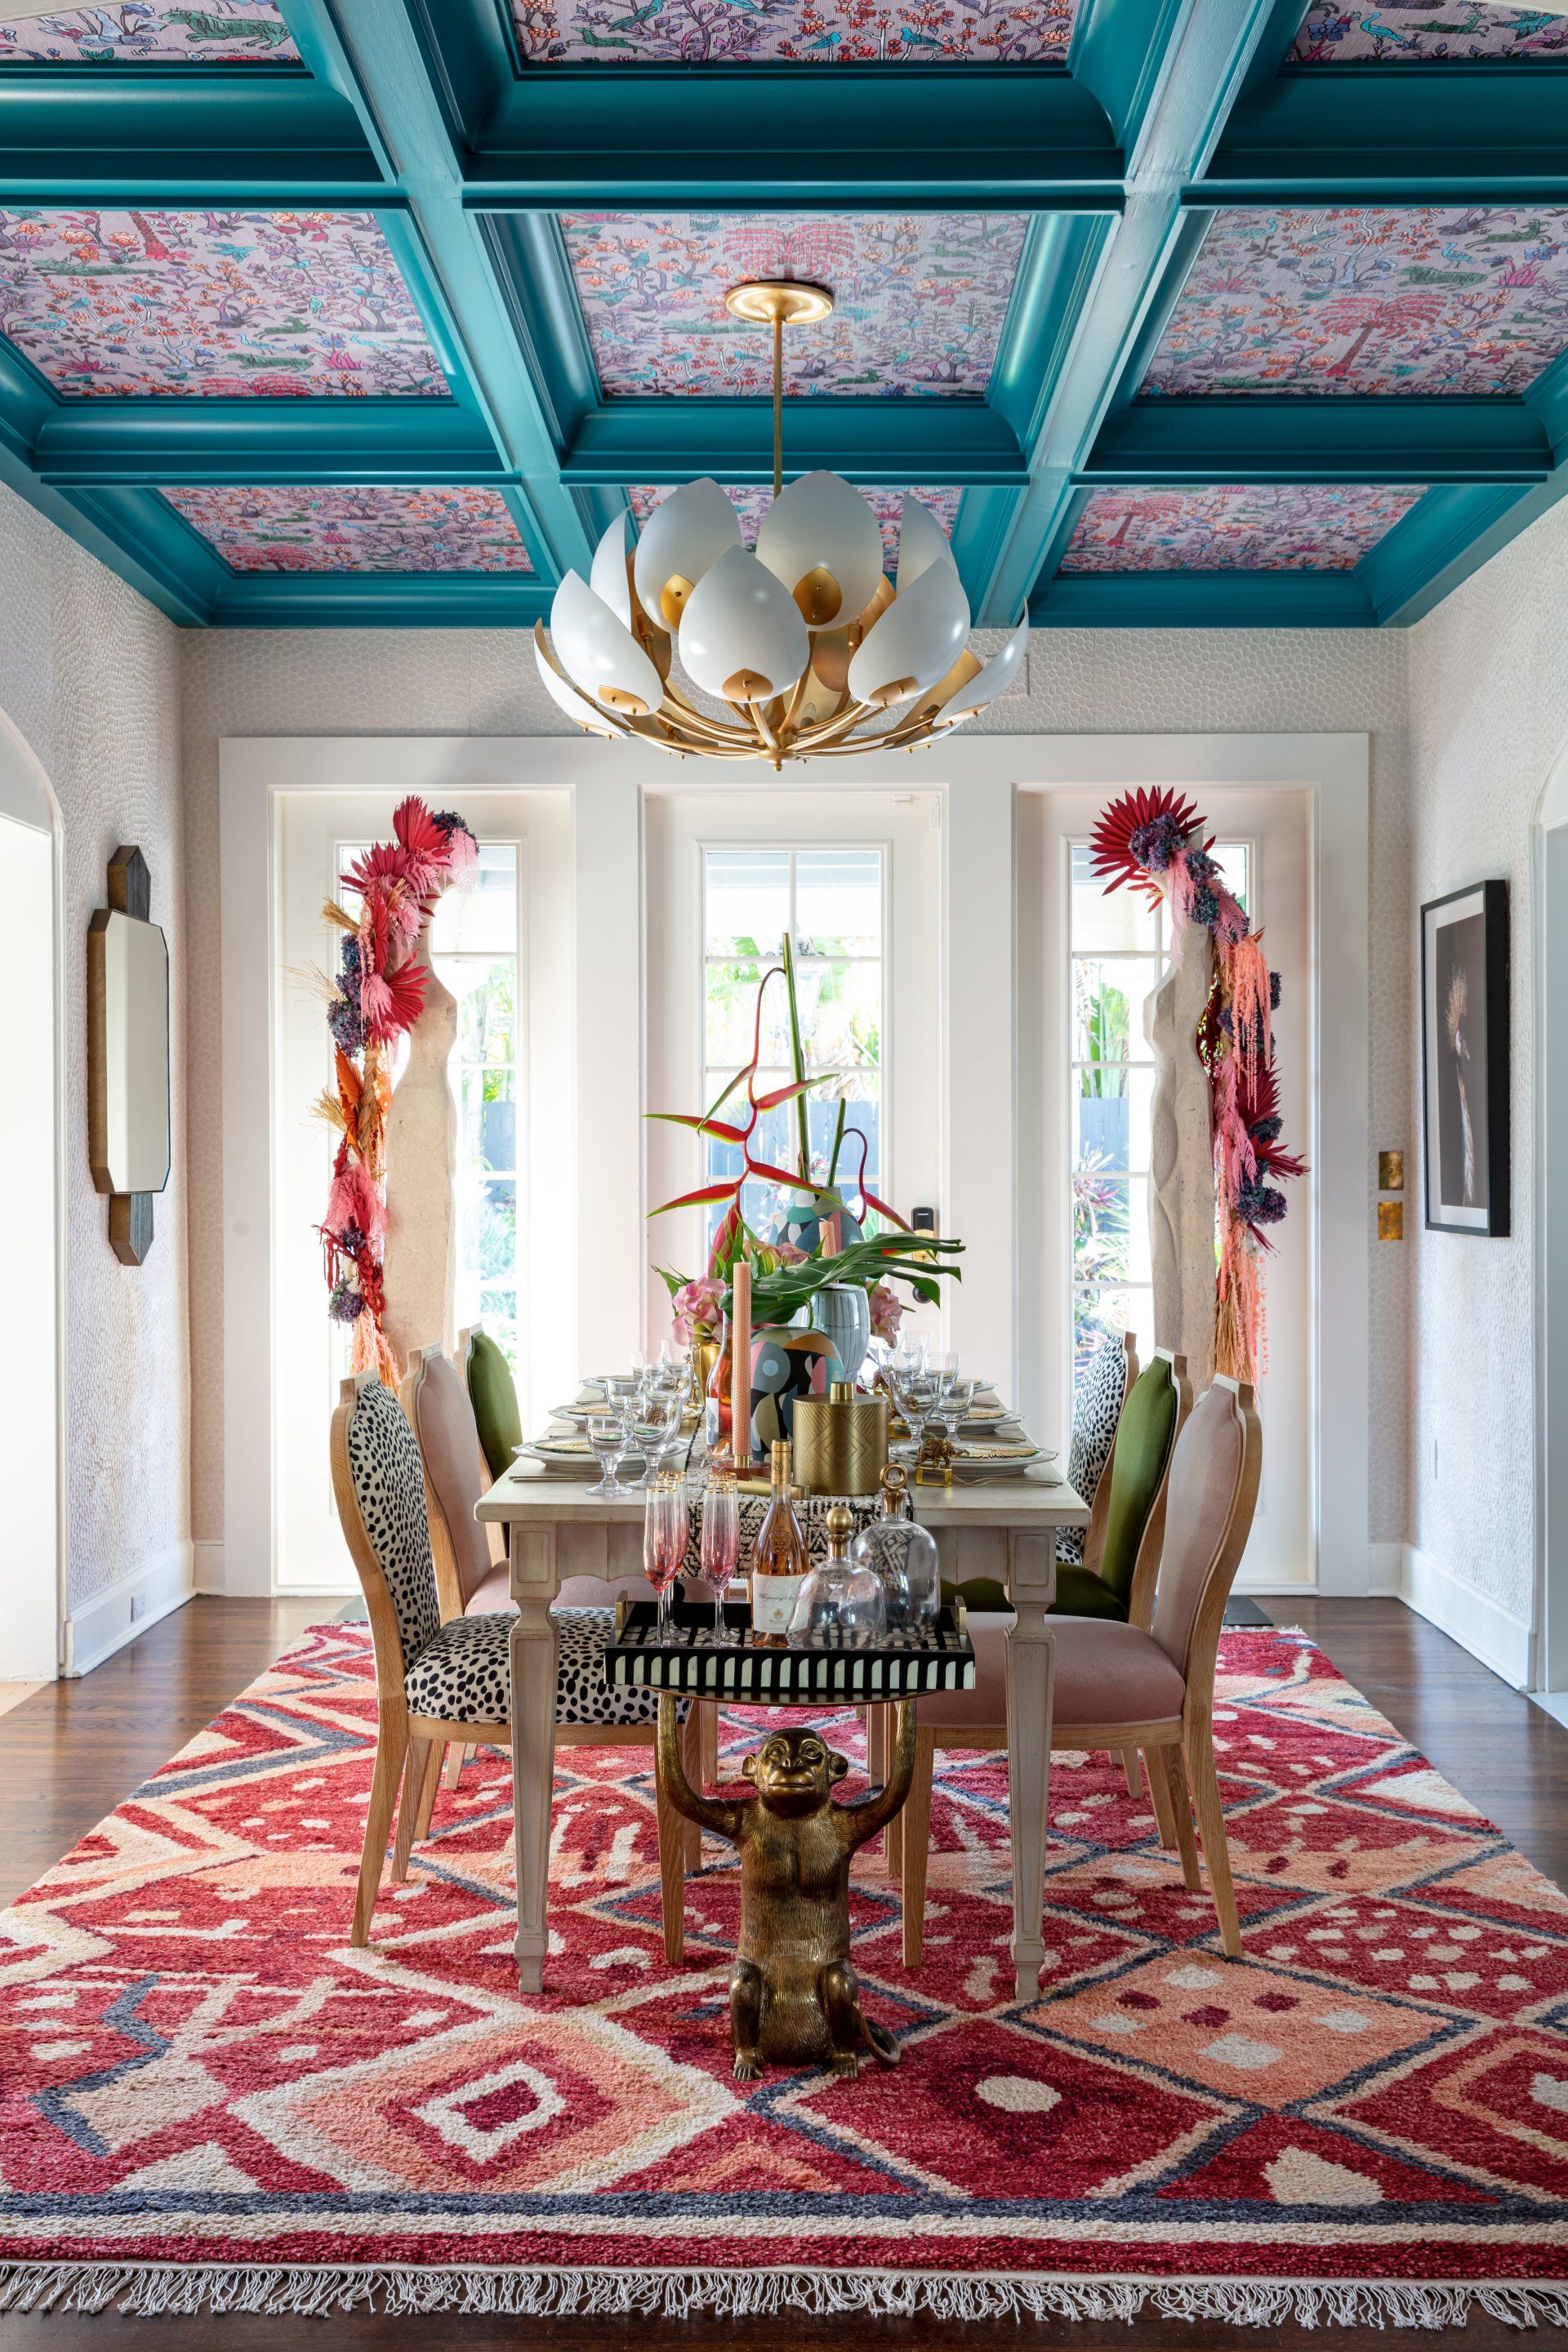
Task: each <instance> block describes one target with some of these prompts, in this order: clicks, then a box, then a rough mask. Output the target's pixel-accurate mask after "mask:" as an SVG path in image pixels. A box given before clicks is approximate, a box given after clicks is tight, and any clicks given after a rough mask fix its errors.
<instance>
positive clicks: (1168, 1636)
mask: <svg viewBox="0 0 1568 2352" xmlns="http://www.w3.org/2000/svg"><path fill="white" fill-rule="evenodd" d="M1172 1361H1173V1360H1172ZM1149 1369H1150V1370H1153V1366H1152V1365H1151V1366H1150V1368H1149ZM1145 1377H1146V1375H1145ZM1261 1460H1262V1436H1261V1433H1260V1429H1259V1425H1258V1413H1257V1411H1256V1408H1255V1404H1254V1399H1253V1391H1252V1390H1251V1388H1250V1387H1249V1386H1247V1384H1245V1383H1243V1382H1238V1381H1233V1380H1230V1379H1226V1378H1224V1377H1221V1378H1219V1379H1217V1380H1216V1381H1215V1383H1214V1386H1213V1387H1212V1388H1211V1389H1209V1390H1208V1391H1207V1392H1206V1393H1205V1396H1204V1397H1203V1398H1202V1400H1201V1401H1200V1402H1199V1403H1198V1404H1197V1405H1195V1406H1194V1408H1193V1409H1192V1411H1191V1412H1189V1413H1188V1414H1187V1415H1186V1416H1185V1418H1184V1421H1183V1423H1182V1426H1181V1429H1180V1433H1179V1434H1178V1435H1177V1436H1176V1439H1175V1442H1174V1444H1173V1450H1172V1453H1171V1458H1170V1465H1169V1468H1168V1471H1167V1472H1166V1474H1165V1480H1164V1491H1163V1539H1162V1541H1161V1544H1160V1548H1159V1559H1158V1566H1157V1570H1156V1575H1155V1582H1154V1590H1153V1596H1152V1610H1151V1612H1150V1616H1149V1622H1148V1623H1146V1624H1137V1623H1134V1622H1130V1621H1125V1620H1121V1619H1118V1618H1112V1617H1058V1618H1053V1619H1052V1621H1051V1642H1052V1651H1053V1697H1052V1713H1051V1747H1052V1748H1053V1750H1054V1749H1058V1748H1062V1749H1071V1750H1077V1751H1079V1752H1080V1753H1082V1752H1087V1751H1089V1750H1091V1749H1094V1748H1106V1749H1109V1750H1111V1751H1113V1752H1115V1753H1118V1754H1120V1755H1121V1756H1122V1757H1123V1758H1125V1757H1126V1755H1127V1754H1128V1752H1129V1751H1130V1750H1141V1751H1142V1755H1143V1757H1144V1759H1145V1761H1146V1763H1147V1765H1148V1768H1149V1781H1150V1788H1151V1790H1161V1791H1162V1794H1163V1800H1164V1803H1163V1808H1162V1809H1161V1810H1162V1811H1163V1812H1164V1813H1166V1814H1168V1818H1169V1822H1170V1832H1169V1835H1168V1836H1167V1835H1166V1829H1165V1822H1164V1820H1162V1821H1161V1834H1162V1837H1163V1839H1164V1842H1165V1843H1169V1844H1171V1845H1173V1847H1174V1848H1175V1850H1176V1852H1177V1853H1179V1854H1180V1856H1181V1861H1182V1875H1183V1878H1184V1882H1185V1884H1186V1885H1187V1887H1188V1889H1189V1890H1190V1891H1191V1892H1192V1893H1194V1894H1196V1893H1197V1892H1198V1890H1199V1888H1200V1886H1201V1885H1202V1881H1201V1879H1200V1877H1199V1874H1198V1861H1197V1849H1196V1846H1195V1844H1194V1839H1193V1819H1192V1816H1193V1809H1194V1804H1195V1806H1196V1810H1197V1816H1198V1825H1199V1828H1200V1830H1201V1832H1202V1836H1203V1850H1204V1859H1205V1862H1206V1863H1207V1864H1208V1873H1209V1888H1210V1892H1211V1894H1212V1895H1213V1899H1214V1906H1215V1915H1216V1916H1217V1917H1218V1920H1219V1926H1220V1940H1221V1944H1222V1946H1223V1948H1224V1949H1225V1951H1226V1955H1227V1956H1228V1957H1229V1958H1233V1959H1234V1958H1237V1956H1238V1955H1239V1953H1240V1950H1241V1935H1240V1929H1239V1927H1238V1924H1237V1911H1236V1895H1235V1892H1234V1889H1233V1887H1232V1885H1231V1877H1230V1858H1229V1853H1228V1850H1227V1848H1226V1840H1225V1815H1224V1812H1223V1811H1222V1809H1221V1805H1220V1796H1219V1782H1218V1780H1217V1778H1216V1776H1215V1761H1214V1731H1213V1722H1214V1679H1215V1656H1216V1654H1217V1651H1218V1647H1219V1634H1220V1626H1221V1623H1222V1622H1223V1620H1224V1617H1225V1605H1226V1601H1227V1599H1228V1598H1229V1595H1230V1588H1231V1584H1232V1582H1233V1580H1234V1579H1235V1576H1236V1571H1237V1566H1238V1564H1239V1562H1240V1559H1241V1555H1242V1553H1243V1551H1244V1550H1245V1549H1246V1547H1247V1535H1248V1533H1249V1532H1250V1529H1251V1527H1252V1515H1253V1511H1254V1508H1255V1507H1256V1505H1257V1501H1258V1471H1259V1466H1260V1464H1261ZM969 1629H970V1633H971V1636H972V1638H973V1641H974V1650H975V1687H974V1689H973V1691H942V1692H938V1693H935V1694H933V1695H932V1696H931V1697H930V1698H922V1699H921V1703H920V1723H919V1728H918V1732H917V1736H916V1744H915V1777H914V1785H913V1787H912V1788H911V1790H910V1796H909V1800H908V1802H907V1803H906V1805H905V1808H904V1824H905V1827H904V1835H903V1840H902V1852H901V1857H900V1859H901V1872H900V1876H901V1881H902V1889H903V1910H904V1964H905V1966H906V1967H907V1968H914V1967H917V1966H918V1965H919V1962H920V1958H921V1948H922V1944H923V1939H924V1912H925V1882H926V1859H927V1849H928V1847H929V1844H930V1839H931V1777H932V1773H933V1770H934V1766H935V1751H936V1749H937V1748H1003V1749H1005V1747H1006V1745H1007V1732H1006V1621H1005V1619H999V1618H995V1617H993V1618H991V1619H990V1620H989V1621H988V1622H987V1621H985V1620H976V1619H975V1618H973V1617H972V1618H971V1619H970V1621H969Z"/></svg>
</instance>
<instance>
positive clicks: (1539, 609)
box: [1399, 507, 1568, 1622]
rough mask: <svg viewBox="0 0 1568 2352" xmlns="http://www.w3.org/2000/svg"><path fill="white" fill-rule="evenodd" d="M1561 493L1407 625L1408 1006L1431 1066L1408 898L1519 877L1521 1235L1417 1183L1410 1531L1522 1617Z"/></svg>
mask: <svg viewBox="0 0 1568 2352" xmlns="http://www.w3.org/2000/svg"><path fill="white" fill-rule="evenodd" d="M1565 585H1568V509H1563V508H1562V507H1559V508H1558V509H1556V510H1555V511H1554V512H1553V513H1552V514H1548V515H1545V516H1543V517H1542V520H1540V521H1539V522H1538V523H1536V524H1535V525H1534V526H1533V527H1532V528H1531V530H1528V531H1526V532H1525V533H1524V534H1523V536H1522V537H1521V538H1520V539H1518V540H1516V541H1514V543H1513V545H1512V546H1511V547H1509V548H1506V549H1505V550H1504V551H1503V552H1502V553H1501V554H1500V555H1499V556H1497V557H1495V558H1494V560H1493V561H1492V562H1490V563H1489V564H1488V565H1487V566H1486V568H1485V569H1484V571H1481V572H1477V573H1476V574H1475V576H1474V578H1473V579H1471V580H1469V581H1468V582H1467V583H1465V585H1464V586H1463V587H1462V588H1460V589H1458V591H1457V592H1456V593H1455V594H1454V595H1452V596H1450V597H1448V598H1447V601H1446V602H1445V603H1444V604H1441V605H1440V606H1439V607H1438V609H1437V610H1436V612H1435V613H1434V614H1432V615H1431V617H1430V618H1429V619H1428V620H1426V621H1424V622H1422V623H1421V625H1420V626H1419V627H1418V628H1416V629H1415V630H1413V631H1412V632H1411V633H1410V709H1411V720H1412V727H1411V753H1412V756H1411V791H1410V867H1411V892H1410V914H1409V919H1408V921H1407V924H1406V927H1405V935H1404V937H1405V969H1404V973H1403V996H1402V1001H1401V1003H1400V1007H1399V1011H1400V1016H1401V1019H1402V1021H1403V1023H1404V1025H1405V1031H1406V1034H1408V1035H1409V1036H1410V1038H1411V1040H1412V1060H1411V1070H1410V1082H1411V1090H1412V1091H1411V1107H1410V1111H1409V1126H1410V1130H1411V1141H1412V1142H1413V1143H1414V1142H1415V1139H1416V1134H1417V1130H1418V1127H1419V1116H1420V1115H1419V1107H1418V1104H1417V1101H1416V1089H1417V1088H1418V1086H1419V1078H1420V1049H1419V1043H1418V1038H1419V1031H1418V1028H1417V1026H1416V1024H1417V1016H1418V1010H1419V1003H1418V1000H1419V992H1420V967H1419V963H1418V961H1417V953H1418V950H1417V946H1416V939H1415V919H1416V918H1415V909H1416V908H1418V907H1419V906H1420V905H1421V904H1422V903H1423V901H1425V900H1426V899H1428V898H1441V897H1442V896H1443V895H1444V893H1445V892H1446V891H1448V890H1457V889H1458V888H1460V887H1462V886H1463V885H1464V884H1467V883H1470V882H1479V881H1480V880H1482V879H1484V878H1485V877H1489V876H1500V877H1502V878H1503V879H1505V880H1506V881H1507V883H1508V885H1509V901H1510V916H1511V927H1510V928H1511V935H1512V943H1513V970H1512V982H1513V984H1512V992H1511V1000H1510V1013H1511V1020H1512V1031H1513V1040H1512V1042H1513V1054H1512V1087H1511V1103H1512V1127H1513V1211H1512V1226H1513V1233H1512V1237H1511V1238H1510V1239H1509V1240H1507V1241H1489V1240H1483V1239H1472V1238H1471V1237H1470V1236H1468V1234H1463V1235H1462V1234H1428V1233H1427V1232H1426V1231H1425V1229H1424V1227H1423V1225H1422V1223H1421V1217H1422V1211H1421V1205H1420V1195H1419V1193H1417V1194H1415V1196H1414V1198H1413V1200H1412V1202H1411V1205H1410V1206H1409V1207H1408V1208H1407V1209H1406V1211H1405V1216H1406V1224H1407V1230H1409V1228H1410V1226H1411V1225H1412V1224H1413V1225H1414V1231H1413V1232H1412V1233H1411V1237H1410V1240H1409V1241H1408V1243H1407V1244H1406V1246H1405V1251H1404V1252H1403V1253H1402V1255H1404V1256H1405V1260H1406V1262H1407V1266H1408V1271H1409V1276H1410V1282H1411V1316H1410V1347H1411V1355H1412V1360H1413V1362H1415V1364H1417V1365H1418V1366H1419V1377H1418V1379H1417V1380H1416V1381H1415V1401H1414V1429H1413V1444H1412V1457H1413V1465H1414V1466H1413V1475H1412V1487H1411V1507H1410V1528H1409V1535H1410V1538H1411V1540H1412V1541H1413V1542H1415V1544H1416V1545H1418V1546H1419V1548H1420V1549H1421V1550H1422V1551H1424V1552H1427V1553H1429V1554H1430V1555H1431V1556H1432V1558H1433V1559H1435V1560H1436V1561H1437V1562H1438V1564H1439V1565H1440V1566H1441V1567H1443V1568H1446V1569H1447V1570H1449V1572H1450V1573H1451V1574H1453V1575H1455V1576H1458V1577H1459V1578H1460V1579H1462V1580H1464V1581H1465V1582H1467V1583H1469V1584H1473V1585H1475V1586H1476V1587H1477V1588H1478V1589H1479V1591H1481V1592H1483V1593H1485V1594H1486V1596H1487V1597H1488V1599H1489V1600H1491V1601H1496V1602H1497V1603H1498V1604H1499V1606H1500V1607H1501V1608H1503V1609H1506V1610H1507V1611H1508V1612H1510V1615H1512V1616H1514V1617H1516V1618H1519V1619H1520V1620H1521V1622H1522V1621H1527V1620H1528V1619H1529V1617H1530V1613H1531V1581H1532V1578H1533V1572H1534V1558H1533V1553H1534V1517H1533V1484H1532V1472H1533V1458H1534V1417H1535V1408H1534V1391H1533V1379H1534V1370H1533V1358H1532V1350H1531V1325H1532V1318H1533V1310H1534V1262H1533V1250H1534V1236H1533V1234H1532V1231H1531V1225H1532V1220H1533V1217H1534V1213H1535V1204H1534V1198H1533V1181H1532V1180H1533V1171H1532V1168H1531V1155H1532V1153H1533V1150H1534V1143H1535V1136H1534V1122H1533V1118H1532V1108H1533V1106H1532V1103H1531V1057H1532V1055H1533V1051H1534V1034H1533V1030H1534V1022H1533V1010H1534V1007H1533V991H1534V972H1533V960H1532V957H1531V828H1532V825H1533V823H1534V815H1535V807H1536V803H1537V801H1538V799H1539V797H1540V794H1541V790H1542V785H1543V784H1544V782H1545V781H1546V777H1547V773H1548V771H1549V770H1550V768H1551V767H1552V762H1553V761H1554V759H1555V758H1556V757H1557V756H1558V755H1559V754H1560V753H1561V752H1562V751H1563V747H1564V743H1565V742H1568V594H1565V593H1564V589H1565Z"/></svg>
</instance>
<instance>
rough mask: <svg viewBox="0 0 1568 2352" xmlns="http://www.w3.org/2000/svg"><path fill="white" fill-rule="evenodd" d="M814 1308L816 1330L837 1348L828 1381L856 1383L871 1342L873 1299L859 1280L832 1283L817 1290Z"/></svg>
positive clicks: (812, 1322)
mask: <svg viewBox="0 0 1568 2352" xmlns="http://www.w3.org/2000/svg"><path fill="white" fill-rule="evenodd" d="M810 1311H811V1324H812V1328H813V1330H815V1331H820V1332H821V1333H822V1334H823V1336H824V1338H825V1339H827V1340H828V1341H829V1342H830V1344H831V1346H832V1349H833V1358H834V1368H833V1369H830V1370H829V1371H828V1375H827V1377H828V1380H829V1381H849V1382H850V1383H851V1384H853V1383H854V1382H855V1381H858V1379H859V1377H860V1367H861V1365H862V1364H863V1363H864V1362H865V1360H866V1350H867V1349H868V1347H869V1346H870V1344H871V1302H870V1300H869V1298H868V1297H867V1295H866V1293H865V1291H864V1290H862V1288H861V1287H860V1286H859V1284H858V1282H829V1283H826V1284H825V1285H824V1286H823V1287H822V1289H820V1290H818V1291H816V1292H814V1294H813V1296H812V1299H811V1308H810Z"/></svg>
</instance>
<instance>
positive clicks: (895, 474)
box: [561, 396, 1029, 488]
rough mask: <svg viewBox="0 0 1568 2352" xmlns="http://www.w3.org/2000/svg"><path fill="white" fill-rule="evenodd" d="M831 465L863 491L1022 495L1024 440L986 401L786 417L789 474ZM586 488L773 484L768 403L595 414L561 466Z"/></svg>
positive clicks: (858, 404) (841, 404)
mask: <svg viewBox="0 0 1568 2352" xmlns="http://www.w3.org/2000/svg"><path fill="white" fill-rule="evenodd" d="M819 466H825V467H830V468H832V469H833V470H835V471H837V472H839V473H842V474H845V475H847V476H848V477H850V478H853V479H854V480H856V481H864V482H891V483H895V484H897V485H899V486H900V487H901V486H902V485H903V484H905V483H909V482H933V483H934V482H979V483H992V484H1011V485H1014V486H1016V487H1018V488H1022V487H1023V486H1024V485H1025V484H1026V482H1027V480H1028V478H1029V476H1028V468H1027V466H1026V462H1025V457H1024V452H1023V450H1022V448H1021V447H1020V446H1019V442H1018V436H1017V435H1016V432H1015V431H1014V430H1013V428H1012V426H1011V425H1009V424H1008V423H1007V421H1006V419H1005V417H1004V416H1003V415H1000V413H999V412H998V411H997V410H996V409H994V408H992V407H990V406H988V405H987V404H986V403H985V402H984V401H978V400H976V401H964V402H958V401H944V400H904V401H899V402H896V403H895V402H890V401H885V400H849V399H841V400H839V399H832V398H828V397H826V396H825V397H822V398H820V399H819V398H813V397H807V398H803V399H798V400H792V401H789V402H787V403H786V404H785V407H784V467H785V471H786V472H787V473H790V474H792V475H793V474H807V473H810V472H812V471H813V470H814V468H816V467H819ZM561 471H562V476H563V479H564V480H566V481H568V482H572V483H577V484H584V485H587V484H591V483H614V482H683V481H689V479H690V478H691V477H692V476H693V474H710V475H712V476H713V478H715V479H716V480H722V481H726V482H771V481H772V479H773V411H772V409H771V407H770V406H769V404H768V403H767V402H766V401H765V400H616V401H605V402H604V403H602V404H600V405H598V406H597V407H595V408H593V409H590V410H589V411H588V412H587V414H586V415H584V417H583V418H582V420H581V422H580V423H579V425H578V426H577V428H576V431H575V432H574V436H573V437H572V440H571V443H570V445H569V446H568V447H567V449H566V452H565V454H564V456H563V459H562V465H561Z"/></svg>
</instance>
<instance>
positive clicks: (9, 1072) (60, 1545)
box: [0, 713, 66, 1683]
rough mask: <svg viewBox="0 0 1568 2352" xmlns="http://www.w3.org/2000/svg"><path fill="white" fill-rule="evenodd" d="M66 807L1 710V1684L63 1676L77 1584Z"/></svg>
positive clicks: (46, 1679) (45, 1680) (50, 1679)
mask: <svg viewBox="0 0 1568 2352" xmlns="http://www.w3.org/2000/svg"><path fill="white" fill-rule="evenodd" d="M61 856H62V844H61V838H60V813H59V804H58V802H57V800H56V799H55V796H54V793H53V792H52V791H51V789H50V787H49V782H48V779H47V776H46V775H45V773H44V772H43V769H42V768H41V767H40V766H39V764H38V761H37V759H36V757H35V756H34V754H33V752H32V751H31V749H30V748H29V746H28V745H27V743H26V740H24V738H23V737H22V736H21V734H20V733H19V732H18V731H17V730H16V728H15V727H14V726H13V725H12V723H11V721H10V720H9V719H7V718H5V715H4V713H0V873H3V874H4V875H5V931H6V939H5V964H6V971H5V998H6V1004H5V1020H4V1021H3V1022H0V1106H3V1107H4V1108H3V1114H0V1225H3V1230H4V1234H5V1244H4V1247H0V1332H4V1334H5V1345H4V1349H0V1428H3V1429H4V1431H5V1460H6V1465H7V1466H6V1474H5V1520H6V1527H5V1544H4V1546H3V1547H0V1560H3V1562H4V1566H3V1567H0V1682H6V1683H19V1682H20V1683H32V1682H52V1681H53V1680H54V1678H55V1676H56V1675H57V1674H58V1671H59V1641H60V1626H61V1623H62V1621H63V1592H64V1585H65V1547H66V1513H65V1484H64V1467H65V1464H64V1446H63V1442H62V1438H63V1430H64V1412H63V1409H62V1408H63V1400H64V1378H65V1364H64V1351H63V1344H62V1323H63V1307H64V1299H65V1201H64V1150H63V1140H62V1116H61V1114H62V1105H63V1067H64V1055H63V1028H62V1004H63V993H64V992H63V975H62V969H61V960H62V938H63V932H62V922H61V916H62V880H61Z"/></svg>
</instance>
